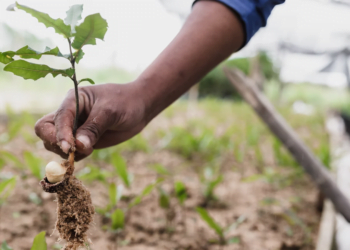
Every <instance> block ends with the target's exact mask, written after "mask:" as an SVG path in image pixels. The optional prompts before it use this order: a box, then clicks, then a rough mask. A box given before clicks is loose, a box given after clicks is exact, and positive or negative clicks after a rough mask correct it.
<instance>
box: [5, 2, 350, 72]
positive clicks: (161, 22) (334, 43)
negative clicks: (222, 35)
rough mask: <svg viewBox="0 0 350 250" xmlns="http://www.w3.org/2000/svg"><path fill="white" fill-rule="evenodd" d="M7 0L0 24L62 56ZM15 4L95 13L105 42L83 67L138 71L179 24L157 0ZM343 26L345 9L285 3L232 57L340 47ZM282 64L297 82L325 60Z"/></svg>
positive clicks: (90, 50)
mask: <svg viewBox="0 0 350 250" xmlns="http://www.w3.org/2000/svg"><path fill="white" fill-rule="evenodd" d="M13 1H14V0H0V13H1V14H0V22H5V23H7V24H8V25H10V26H11V27H14V28H16V29H23V30H24V29H25V30H28V31H30V32H32V33H34V34H35V35H37V36H39V37H45V38H46V37H48V38H51V39H52V40H53V41H54V43H55V44H57V45H58V46H59V47H60V48H63V49H62V50H63V51H64V52H68V48H67V43H66V41H65V40H64V39H63V38H62V37H61V36H60V35H56V34H55V33H54V31H53V30H52V29H49V30H47V29H46V27H44V25H43V24H38V22H37V21H36V19H34V18H33V17H31V16H30V15H28V14H26V13H24V12H23V11H18V12H17V13H16V12H7V11H5V9H6V7H7V6H8V5H10V4H12V3H13ZM163 1H166V0H163ZM167 1H173V2H172V4H174V3H175V6H176V4H177V3H180V2H184V1H189V0H181V1H180V0H167ZM19 3H21V4H24V5H27V6H30V7H32V8H35V9H37V10H40V11H43V12H47V13H49V14H50V15H51V16H52V17H54V18H57V17H61V18H64V17H65V12H66V10H67V9H68V7H69V6H70V5H73V4H84V16H83V17H85V16H86V15H88V14H92V13H96V12H100V13H101V15H102V16H103V17H104V18H105V19H106V20H107V21H108V23H109V30H108V32H107V35H106V37H105V42H101V41H99V42H98V46H86V48H85V52H86V57H85V58H84V60H83V61H82V64H84V66H86V67H101V66H104V65H109V64H110V63H111V62H113V63H115V64H117V65H118V66H121V67H123V68H126V69H128V70H133V71H140V70H142V69H144V68H145V67H147V65H149V64H150V63H151V62H152V60H154V58H155V57H156V56H157V55H158V54H159V53H160V52H161V51H162V50H163V49H164V48H165V47H166V46H167V44H169V42H170V41H171V40H172V39H173V38H174V36H175V35H176V34H177V32H178V31H179V30H180V28H181V25H182V21H181V20H180V18H179V17H177V16H176V15H175V14H171V13H169V12H167V11H166V9H165V8H164V7H163V5H162V4H161V3H160V1H159V0H109V1H108V0H98V1H97V0H95V1H92V0H85V1H82V0H80V1H79V0H49V1H47V0H46V1H43V0H41V1H38V0H22V1H21V0H19ZM349 23H350V8H347V7H344V6H341V5H339V6H338V5H335V6H333V5H332V6H330V5H328V4H326V3H323V2H322V1H317V0H293V1H291V0H290V1H287V2H286V3H285V4H283V5H281V6H278V7H276V8H275V10H274V11H273V13H272V15H271V17H270V19H269V22H268V27H267V28H265V29H262V30H261V31H260V32H259V33H258V34H257V35H256V36H255V37H254V38H253V40H252V41H251V43H250V44H249V45H248V46H247V47H246V48H245V49H244V50H243V51H242V52H240V53H239V54H238V55H237V56H244V55H250V54H252V53H253V52H254V51H256V49H257V48H265V49H268V50H270V51H272V52H276V44H277V42H278V41H279V40H280V39H283V40H285V41H290V42H294V43H297V44H300V45H302V46H304V47H308V48H311V49H320V50H322V49H328V48H340V47H342V46H344V44H345V43H348V42H349V40H345V39H344V37H343V35H342V34H343V33H344V32H347V33H348V34H350V25H348V24H349ZM11 49H13V48H11ZM38 49H40V48H38ZM274 55H275V56H276V55H277V54H276V53H275V54H274ZM279 59H281V58H279ZM288 59H289V60H288V68H290V70H287V78H288V74H289V75H290V76H295V75H297V76H299V78H300V76H301V75H302V72H306V71H312V70H314V68H315V67H316V65H318V64H320V65H321V66H322V65H324V63H326V60H325V59H323V61H322V59H319V60H317V62H316V61H313V62H312V61H311V62H308V63H305V64H303V63H301V62H302V61H303V59H302V58H288ZM290 76H289V77H290ZM301 78H303V77H301Z"/></svg>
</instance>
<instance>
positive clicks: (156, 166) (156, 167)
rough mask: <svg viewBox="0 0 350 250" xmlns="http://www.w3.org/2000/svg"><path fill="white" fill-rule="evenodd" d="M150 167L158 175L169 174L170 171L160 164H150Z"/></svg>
mask: <svg viewBox="0 0 350 250" xmlns="http://www.w3.org/2000/svg"><path fill="white" fill-rule="evenodd" d="M150 168H151V169H153V170H154V171H156V172H157V173H158V174H160V175H170V172H169V171H168V170H167V169H166V168H165V167H163V166H162V165H160V164H154V165H151V166H150Z"/></svg>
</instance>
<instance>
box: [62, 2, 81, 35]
mask: <svg viewBox="0 0 350 250" xmlns="http://www.w3.org/2000/svg"><path fill="white" fill-rule="evenodd" d="M82 12H83V5H82V4H76V5H73V6H72V7H70V9H69V10H68V11H67V12H66V13H67V17H66V18H65V19H64V23H65V24H67V25H70V27H71V33H72V34H74V33H75V26H77V25H78V21H79V20H81V13H82Z"/></svg>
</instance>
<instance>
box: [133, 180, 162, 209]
mask: <svg viewBox="0 0 350 250" xmlns="http://www.w3.org/2000/svg"><path fill="white" fill-rule="evenodd" d="M163 181H164V179H158V180H157V181H156V182H155V183H152V184H149V185H147V186H146V187H145V188H144V189H143V191H142V193H141V194H140V195H138V196H136V197H135V198H134V200H133V201H132V202H131V203H130V204H129V208H131V207H133V206H136V205H138V204H140V203H141V201H142V199H143V198H144V197H145V196H147V195H149V194H150V193H151V192H152V191H153V189H154V188H155V187H156V186H157V185H158V184H159V183H161V182H163Z"/></svg>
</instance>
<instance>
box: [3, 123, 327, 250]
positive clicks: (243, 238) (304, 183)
mask: <svg viewBox="0 0 350 250" xmlns="http://www.w3.org/2000/svg"><path fill="white" fill-rule="evenodd" d="M2 131H4V127H3V126H2V127H1V125H0V132H2ZM145 133H146V134H147V133H149V130H148V131H146V132H145ZM35 145H36V146H35ZM35 147H36V148H35ZM0 150H8V151H10V152H14V153H15V154H17V155H18V156H20V155H21V154H22V152H23V151H25V150H30V151H31V152H35V154H36V155H38V156H40V157H42V158H43V159H45V160H46V162H48V161H50V160H53V159H52V158H53V154H52V153H49V152H46V150H45V149H44V148H43V146H42V144H41V143H37V144H34V148H33V145H28V144H27V143H26V142H25V141H24V140H23V139H22V138H16V139H14V140H12V141H11V142H10V143H8V144H7V145H6V146H0ZM265 151H266V152H265ZM123 156H124V158H125V159H126V160H127V163H128V169H129V171H130V172H131V173H132V174H133V176H134V180H133V183H132V187H131V188H130V189H129V190H126V192H125V193H124V198H123V199H122V201H121V202H120V203H119V205H118V206H119V207H120V208H121V209H124V208H126V207H127V205H128V202H129V201H130V200H131V199H132V198H133V197H135V196H136V195H138V194H140V192H142V190H143V189H144V188H145V187H146V186H147V185H148V184H149V183H151V182H153V181H155V180H156V179H157V178H158V176H157V174H156V173H155V172H154V171H153V170H151V169H150V168H149V167H148V166H149V165H150V164H154V163H159V164H162V165H163V166H164V167H166V168H167V169H168V170H169V171H171V172H172V173H173V175H172V176H173V178H172V179H169V180H167V181H165V182H164V183H163V184H162V186H163V188H164V189H165V190H166V191H167V192H169V193H172V192H173V188H172V187H173V184H172V182H173V181H177V180H181V181H182V182H184V183H185V185H186V187H187V189H188V192H189V199H187V200H186V202H185V205H184V208H182V207H181V206H180V205H179V204H178V202H177V201H176V200H175V198H173V199H172V200H171V207H172V209H171V211H172V213H173V216H172V221H170V222H167V221H166V214H168V213H169V211H164V210H163V209H161V208H160V207H159V205H158V193H157V192H156V191H153V192H152V193H151V194H150V195H149V196H147V197H146V198H145V199H143V201H142V202H141V203H140V204H139V205H138V206H135V207H134V208H132V209H131V211H129V213H128V214H127V222H126V227H125V229H124V230H123V231H122V232H120V233H118V234H116V233H113V232H111V231H109V230H108V226H109V225H110V223H111V222H110V219H108V218H105V217H103V216H101V215H99V214H97V213H96V214H95V217H94V223H93V224H92V226H91V228H90V230H89V232H88V237H89V238H90V239H91V241H92V243H93V244H92V245H91V249H94V250H100V249H103V250H105V249H106V250H115V249H119V250H138V249H139V250H151V249H152V250H157V249H159V250H164V249H213V250H215V249H218V250H222V249H226V250H235V249H237V250H238V249H239V250H244V249H246V250H287V249H298V250H311V249H314V246H315V240H316V236H317V230H318V223H319V219H320V213H319V212H318V211H317V209H316V207H317V204H318V202H317V199H318V198H317V197H318V192H317V190H316V188H315V187H314V185H313V184H312V182H311V181H310V180H309V178H307V177H301V178H300V179H299V180H297V181H295V182H293V184H292V185H290V186H287V187H281V186H276V185H272V184H269V183H266V182H264V181H263V180H257V181H254V182H246V181H243V180H244V178H246V177H249V176H251V175H253V174H256V173H258V172H259V169H258V168H257V166H255V165H254V164H250V162H251V160H250V159H251V158H252V157H253V153H248V154H247V156H246V157H245V160H244V163H239V162H237V161H236V160H235V158H234V157H233V156H231V155H228V156H225V157H224V160H223V161H222V163H221V164H222V171H223V173H224V181H223V183H222V184H221V185H219V187H218V188H217V190H216V195H217V198H218V201H219V202H216V203H213V204H211V205H210V206H209V207H208V208H207V209H208V211H209V213H210V214H211V215H212V216H213V217H214V218H215V220H216V221H217V222H218V223H219V224H220V225H223V226H230V225H232V224H233V223H235V222H237V220H238V219H239V218H240V220H241V221H242V223H240V224H238V225H236V227H233V229H232V230H231V231H230V232H229V233H228V235H227V236H228V237H230V238H232V237H235V239H236V241H235V243H233V244H230V245H226V246H220V245H219V244H217V243H215V242H217V236H216V235H215V233H214V232H213V230H212V229H210V228H209V227H208V226H207V225H206V224H205V223H204V222H203V221H202V220H201V219H200V217H199V215H198V214H197V213H196V211H195V208H196V207H197V206H200V205H201V204H203V196H202V185H201V183H200V180H199V177H198V175H197V174H196V170H195V169H198V168H200V167H201V165H199V164H202V163H200V161H197V160H196V159H192V160H191V161H189V160H185V159H184V158H183V157H181V156H179V155H178V154H176V153H174V152H170V151H168V150H157V151H154V152H152V153H144V152H124V153H123ZM264 158H265V165H266V166H275V167H276V164H275V163H274V162H273V159H272V158H273V157H271V155H270V154H269V150H268V149H264ZM56 160H57V158H56ZM90 162H91V160H90V159H87V160H85V161H83V162H79V163H78V164H76V169H77V170H76V171H79V170H81V169H83V167H85V166H86V165H87V164H89V163H90ZM99 167H101V169H107V170H112V169H113V168H112V166H111V165H109V164H105V163H100V164H99ZM279 171H281V173H282V174H283V173H286V172H287V170H286V169H279ZM1 173H2V174H4V175H5V174H10V173H13V174H19V171H18V170H16V169H14V168H13V167H12V166H11V165H7V166H5V167H4V168H3V169H2V170H1ZM25 173H26V174H28V175H26V176H22V177H23V178H21V179H20V178H18V182H17V185H16V188H15V190H14V192H13V194H12V195H11V197H10V198H9V199H8V201H7V203H6V204H5V205H3V206H2V207H0V209H1V210H0V242H2V241H4V240H6V241H7V243H8V244H9V245H10V246H11V247H12V248H13V249H14V250H29V249H30V248H31V245H32V242H33V238H34V236H35V235H36V234H38V233H39V232H40V231H46V232H47V242H48V246H49V248H48V249H59V246H58V245H57V244H59V245H61V246H63V245H64V242H59V243H56V240H57V238H58V233H57V232H54V233H53V235H52V236H51V237H50V236H49V235H50V234H51V233H52V232H53V229H54V225H55V221H56V207H57V200H55V196H56V195H55V194H49V193H46V192H43V191H42V189H41V187H40V186H39V184H38V183H39V180H37V179H36V178H35V177H33V176H32V175H30V174H29V171H28V170H26V171H25ZM84 185H86V186H87V188H88V189H89V190H90V192H91V197H92V202H93V205H94V206H95V207H96V208H99V207H104V206H106V205H107V204H108V202H109V200H108V190H107V189H106V186H105V185H103V184H102V183H100V182H97V181H94V182H92V183H84ZM33 193H35V194H37V195H38V196H39V198H40V199H41V200H42V203H41V204H39V205H37V204H34V203H33V202H31V200H30V199H29V197H30V195H31V194H33ZM58 202H59V203H60V202H61V201H60V199H59V200H58ZM54 246H55V247H54Z"/></svg>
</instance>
